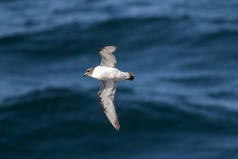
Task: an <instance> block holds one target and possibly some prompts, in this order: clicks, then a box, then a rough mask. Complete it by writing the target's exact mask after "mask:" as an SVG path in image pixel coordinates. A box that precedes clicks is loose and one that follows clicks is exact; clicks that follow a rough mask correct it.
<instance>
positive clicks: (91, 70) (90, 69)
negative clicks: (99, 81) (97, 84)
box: [83, 67, 94, 77]
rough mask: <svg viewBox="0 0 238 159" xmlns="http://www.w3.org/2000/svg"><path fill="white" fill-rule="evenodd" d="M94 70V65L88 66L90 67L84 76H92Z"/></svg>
mask: <svg viewBox="0 0 238 159" xmlns="http://www.w3.org/2000/svg"><path fill="white" fill-rule="evenodd" d="M93 70H94V67H91V68H88V69H87V70H86V71H85V73H84V75H83V77H85V76H91V75H92V73H93Z"/></svg>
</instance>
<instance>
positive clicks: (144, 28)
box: [0, 16, 238, 60]
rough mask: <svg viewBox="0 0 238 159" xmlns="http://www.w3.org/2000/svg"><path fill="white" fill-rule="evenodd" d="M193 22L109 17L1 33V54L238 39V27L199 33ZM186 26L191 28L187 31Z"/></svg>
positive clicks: (48, 55) (44, 54)
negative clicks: (7, 33)
mask: <svg viewBox="0 0 238 159" xmlns="http://www.w3.org/2000/svg"><path fill="white" fill-rule="evenodd" d="M191 23H192V19H191V18H189V17H187V16H182V17H178V18H171V17H166V16H165V17H150V18H118V19H108V20H105V21H101V22H95V23H94V24H93V25H90V26H88V27H86V28H85V27H82V24H81V23H70V24H64V25H60V26H56V27H53V28H50V29H45V30H41V31H33V32H23V33H17V34H12V35H5V36H1V37H0V46H1V48H0V51H1V52H3V54H2V55H1V56H9V55H19V56H21V57H26V58H30V59H34V60H42V58H43V59H58V58H60V59H62V58H66V57H75V56H81V55H86V54H92V52H95V48H101V47H102V46H105V45H119V46H130V47H129V48H131V47H132V46H137V45H140V46H141V47H140V49H143V48H157V47H158V44H160V45H162V46H168V45H174V46H176V45H177V46H178V45H180V46H189V47H193V48H194V47H196V48H199V47H201V46H203V45H206V44H207V43H209V42H212V41H214V40H215V41H217V40H219V39H220V40H221V39H224V38H225V39H227V40H226V43H229V41H231V40H232V41H235V39H236V37H237V34H238V32H237V30H229V29H224V28H223V29H214V30H217V31H215V32H214V31H207V30H209V29H207V30H206V31H204V32H202V33H200V32H199V33H196V31H195V32H194V30H192V29H191V28H190V27H189V26H190V25H191ZM188 27H189V28H190V29H189V28H188ZM185 28H188V29H187V30H186V31H184V29H185ZM161 30H163V31H161ZM194 34H198V35H196V36H195V35H194ZM147 35H150V36H147ZM115 37H116V38H115ZM133 49H136V48H135V47H133Z"/></svg>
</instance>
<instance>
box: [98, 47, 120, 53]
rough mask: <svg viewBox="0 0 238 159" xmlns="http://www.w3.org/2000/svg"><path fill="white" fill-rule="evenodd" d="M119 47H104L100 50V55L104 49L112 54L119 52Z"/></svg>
mask: <svg viewBox="0 0 238 159" xmlns="http://www.w3.org/2000/svg"><path fill="white" fill-rule="evenodd" d="M117 48H118V47H117V46H104V47H102V48H100V49H99V51H98V52H99V53H100V52H102V51H103V50H104V49H108V50H110V51H111V52H115V51H116V50H117Z"/></svg>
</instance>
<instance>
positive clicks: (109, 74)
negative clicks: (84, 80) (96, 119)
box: [83, 46, 135, 130]
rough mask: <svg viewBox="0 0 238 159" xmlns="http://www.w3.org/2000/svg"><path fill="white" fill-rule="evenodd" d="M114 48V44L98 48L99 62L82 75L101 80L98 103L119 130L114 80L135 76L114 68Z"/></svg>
mask: <svg viewBox="0 0 238 159" xmlns="http://www.w3.org/2000/svg"><path fill="white" fill-rule="evenodd" d="M116 50H117V47H116V46H106V47H103V48H102V49H100V50H99V54H100V55H101V64H100V65H99V66H96V67H91V68H88V69H87V70H86V72H85V74H84V75H83V76H89V77H92V78H95V79H97V80H101V81H102V84H101V88H100V90H99V92H98V97H99V101H100V104H101V105H102V108H103V111H104V113H105V115H106V117H107V118H108V120H109V121H110V123H111V124H112V125H113V127H114V128H115V129H116V130H119V129H120V124H119V121H118V117H117V113H116V109H115V106H114V96H115V93H116V82H117V81H120V80H134V79H135V76H134V75H133V73H132V72H122V71H120V70H119V69H117V68H116V64H117V60H116V57H115V55H114V52H115V51H116Z"/></svg>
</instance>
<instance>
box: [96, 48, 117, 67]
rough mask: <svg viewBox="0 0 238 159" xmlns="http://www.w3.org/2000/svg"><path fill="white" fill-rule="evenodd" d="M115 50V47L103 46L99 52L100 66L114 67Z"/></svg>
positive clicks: (115, 61) (115, 62)
mask: <svg viewBox="0 0 238 159" xmlns="http://www.w3.org/2000/svg"><path fill="white" fill-rule="evenodd" d="M116 50H117V47H116V46H105V47H104V48H102V49H100V50H99V54H100V55H101V57H102V61H101V64H100V66H106V67H116V64H117V60H116V57H115V55H114V52H115V51H116Z"/></svg>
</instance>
